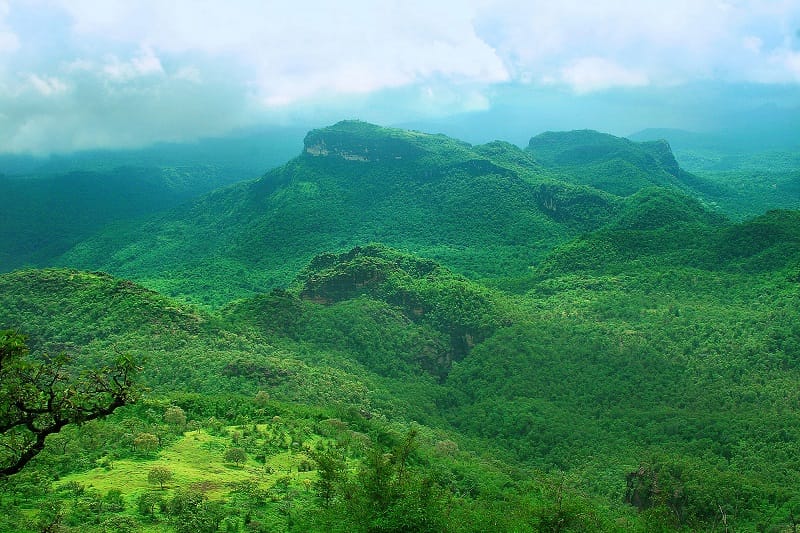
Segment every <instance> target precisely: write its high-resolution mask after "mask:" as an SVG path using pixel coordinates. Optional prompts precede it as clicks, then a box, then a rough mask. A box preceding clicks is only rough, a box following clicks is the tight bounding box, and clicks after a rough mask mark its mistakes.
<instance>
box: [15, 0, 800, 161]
mask: <svg viewBox="0 0 800 533" xmlns="http://www.w3.org/2000/svg"><path fill="white" fill-rule="evenodd" d="M760 106H761V107H763V106H767V107H769V108H771V109H773V110H774V109H778V110H780V109H782V108H784V107H785V108H797V107H800V1H798V0H758V1H746V0H670V1H669V2H666V1H662V0H657V1H656V0H627V1H625V0H606V1H600V0H596V1H592V2H589V1H583V0H581V1H578V0H559V1H557V2H554V1H552V0H525V1H522V0H514V1H512V0H441V1H437V0H425V1H417V0H403V1H394V0H386V1H381V0H366V1H361V0H338V1H336V2H332V1H317V0H304V1H303V2H296V1H295V2H286V1H280V0H274V1H264V0H257V1H256V0H253V1H250V0H229V1H226V2H222V1H208V0H170V1H165V0H136V1H133V0H127V1H123V0H0V152H4V153H32V154H39V155H41V154H48V153H54V152H55V153H59V152H69V151H72V150H82V149H94V148H106V147H108V148H117V147H135V146H142V145H145V144H148V143H152V142H157V141H182V140H191V139H193V138H197V137H207V136H217V135H224V134H226V133H227V132H229V131H232V130H236V129H240V128H248V127H254V126H260V125H296V124H308V125H310V126H323V125H326V124H330V123H333V122H336V121H338V120H341V119H346V118H359V119H362V120H368V121H371V122H376V123H380V124H387V125H388V124H422V125H425V124H428V125H430V126H431V127H436V126H437V125H446V124H450V123H451V122H449V121H459V120H460V121H462V123H465V122H464V117H484V118H486V119H487V120H486V121H484V123H487V124H489V123H491V124H494V126H493V127H492V128H490V130H491V131H487V132H486V135H489V134H492V135H495V136H497V137H499V138H503V135H502V134H503V131H502V123H503V122H504V121H506V120H512V121H513V120H516V123H515V127H516V128H518V129H519V128H525V129H526V131H527V130H528V129H529V130H530V133H531V134H533V133H536V132H537V131H543V130H544V129H570V128H582V127H590V128H595V129H601V130H603V131H609V132H611V133H615V134H620V135H621V134H627V133H632V132H633V131H636V130H638V129H643V128H646V127H659V128H660V127H675V128H685V129H698V130H702V129H704V128H706V129H709V128H713V127H714V126H715V121H717V120H718V119H719V117H721V116H730V115H731V114H734V113H737V112H739V111H741V110H745V111H752V110H758V109H759V108H760ZM504 117H505V118H504ZM523 121H524V124H523V123H521V122H523ZM512 136H513V135H512ZM475 137H476V138H478V137H480V134H479V133H475ZM509 140H512V139H509ZM513 140H516V139H513Z"/></svg>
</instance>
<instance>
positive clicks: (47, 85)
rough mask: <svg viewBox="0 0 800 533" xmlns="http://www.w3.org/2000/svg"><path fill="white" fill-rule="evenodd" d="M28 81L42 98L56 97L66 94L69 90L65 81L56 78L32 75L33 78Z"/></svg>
mask: <svg viewBox="0 0 800 533" xmlns="http://www.w3.org/2000/svg"><path fill="white" fill-rule="evenodd" d="M28 81H29V83H30V84H31V86H32V87H33V88H34V89H35V90H36V91H37V92H38V93H39V94H41V95H42V96H56V95H59V94H61V93H64V92H66V91H67V90H68V88H69V86H68V85H67V84H66V83H65V82H64V81H62V80H60V79H58V78H55V77H49V76H37V75H36V74H31V76H30V77H29V78H28Z"/></svg>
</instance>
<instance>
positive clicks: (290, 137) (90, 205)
mask: <svg viewBox="0 0 800 533" xmlns="http://www.w3.org/2000/svg"><path fill="white" fill-rule="evenodd" d="M301 139H302V134H301V133H299V132H297V131H295V130H294V129H290V128H283V129H278V130H265V131H257V130H255V131H247V132H241V133H239V134H236V135H231V136H228V137H225V138H218V139H202V140H199V141H196V142H194V143H182V144H181V143H172V144H168V143H163V144H159V145H155V146H151V147H147V148H142V149H135V150H134V149H131V150H105V151H100V150H98V151H87V152H81V153H76V154H69V155H51V156H49V157H33V156H13V155H0V186H2V189H3V198H4V205H3V209H2V210H1V211H0V272H7V271H9V270H13V269H14V268H20V267H23V266H48V265H50V264H52V263H53V261H54V259H55V258H56V257H58V256H60V255H61V254H63V253H64V252H66V251H67V250H69V249H70V248H71V247H72V246H74V245H75V244H77V243H78V242H80V241H82V240H84V239H86V238H88V237H90V236H92V235H94V234H95V233H97V232H98V231H100V230H101V229H102V228H104V227H105V226H107V225H109V224H112V223H118V222H122V221H130V220H138V219H139V218H141V217H144V216H147V215H152V214H154V213H157V212H160V211H164V210H166V209H169V208H174V207H176V206H178V205H181V204H183V203H185V202H187V201H189V200H191V199H194V198H196V197H198V196H201V195H203V194H205V193H208V192H210V191H212V190H214V189H217V188H219V187H222V186H224V185H228V184H231V183H235V182H238V181H241V180H243V179H250V178H253V177H255V176H258V175H260V174H261V173H263V171H264V169H265V168H270V167H273V166H277V165H280V164H282V163H284V162H286V161H287V160H288V159H289V158H290V157H292V156H293V155H295V153H296V151H297V147H298V146H299V145H300V144H301V143H300V140H301Z"/></svg>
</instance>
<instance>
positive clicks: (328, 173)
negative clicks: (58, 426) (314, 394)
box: [62, 121, 621, 304]
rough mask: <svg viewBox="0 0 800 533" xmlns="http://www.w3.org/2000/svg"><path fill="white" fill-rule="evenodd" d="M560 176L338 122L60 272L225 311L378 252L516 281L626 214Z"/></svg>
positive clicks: (101, 243)
mask: <svg viewBox="0 0 800 533" xmlns="http://www.w3.org/2000/svg"><path fill="white" fill-rule="evenodd" d="M556 177H557V175H555V174H553V173H549V172H546V171H543V170H542V167H541V165H539V164H538V163H536V161H534V160H533V159H531V157H530V155H529V154H527V153H526V152H524V151H522V150H520V149H519V148H517V147H515V146H513V145H509V144H507V143H492V144H490V145H486V146H479V147H473V146H471V145H469V144H467V143H464V142H461V141H457V140H455V139H451V138H449V137H446V136H443V135H429V134H424V133H419V132H411V131H405V130H397V129H390V128H382V127H379V126H375V125H372V124H367V123H363V122H357V121H349V122H341V123H338V124H336V125H334V126H331V127H328V128H323V129H319V130H314V131H311V132H309V134H308V135H307V136H306V139H305V144H304V149H303V152H302V154H301V155H300V156H299V157H296V158H295V159H293V160H292V161H290V162H289V163H287V164H286V165H284V166H282V167H280V168H278V169H275V170H273V171H271V172H269V173H267V174H266V175H264V176H263V177H262V178H260V179H258V180H255V181H252V182H247V183H242V184H238V185H234V186H232V187H229V188H226V189H221V190H218V191H215V192H214V193H212V194H210V195H208V196H206V197H204V198H202V199H201V200H199V201H197V202H195V203H194V204H192V205H190V206H186V207H183V208H180V209H177V210H175V211H172V212H171V213H169V214H168V215H164V216H161V217H158V218H154V219H151V220H150V221H148V222H147V223H146V224H143V225H136V226H129V227H127V228H115V229H114V230H112V231H108V232H106V233H104V234H103V235H101V236H98V237H96V238H93V239H90V240H87V241H86V242H84V243H81V244H80V245H79V246H76V247H75V248H74V249H72V250H71V251H70V252H69V253H68V254H66V255H65V256H64V257H63V259H62V263H63V264H66V265H70V266H77V267H80V268H91V269H103V270H107V271H109V272H112V273H114V274H116V275H121V276H126V277H131V278H133V279H137V280H141V281H142V282H144V283H145V284H147V285H148V286H151V287H154V288H157V289H158V290H160V291H164V292H166V293H167V294H172V295H181V296H184V297H189V296H190V295H194V297H199V300H198V301H201V302H205V303H215V304H219V303H223V302H226V301H229V300H231V299H233V298H236V297H241V296H244V295H247V294H253V293H257V292H263V291H266V290H268V289H269V288H271V287H274V286H280V285H285V284H286V283H288V282H289V281H290V280H291V278H292V277H293V276H294V273H295V272H296V271H298V270H299V269H300V268H302V266H303V265H304V264H306V263H307V262H308V261H309V260H310V259H311V258H312V257H313V256H314V255H316V254H318V253H320V252H322V251H337V250H342V249H346V248H349V247H352V246H358V245H363V244H366V243H369V242H382V243H385V244H388V245H390V246H393V247H396V248H398V249H401V250H409V251H413V252H415V253H419V254H422V255H425V256H427V257H431V258H434V259H437V260H440V261H441V262H442V263H443V264H445V265H447V266H449V267H451V268H454V269H455V270H456V271H459V272H461V273H464V274H467V275H469V276H472V277H485V276H490V277H498V276H499V277H502V276H508V275H515V274H520V273H524V272H526V271H527V269H528V268H529V267H530V266H531V265H532V264H535V263H536V262H537V261H538V260H540V259H541V258H543V257H544V256H545V255H546V254H547V252H548V251H549V250H550V249H551V248H552V247H553V246H555V245H556V244H557V243H559V242H563V241H565V240H567V239H569V238H571V237H572V236H574V235H577V234H579V233H581V232H585V231H591V230H593V229H596V228H598V227H600V226H602V225H603V224H605V223H607V222H608V221H610V220H612V219H613V217H614V216H615V214H616V213H617V212H618V211H619V209H620V206H621V204H620V202H621V199H619V198H617V197H615V196H613V195H610V194H607V193H605V192H603V191H599V190H596V189H591V188H588V187H584V186H581V185H576V184H572V183H568V182H565V181H559V180H557V179H556ZM200 278H202V282H201V283H195V281H196V280H198V279H200Z"/></svg>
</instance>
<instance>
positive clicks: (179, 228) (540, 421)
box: [0, 122, 800, 532]
mask: <svg viewBox="0 0 800 533" xmlns="http://www.w3.org/2000/svg"><path fill="white" fill-rule="evenodd" d="M623 167H624V168H627V169H629V170H630V172H621V171H620V169H622V168H623ZM615 180H616V182H615ZM698 184H700V185H702V187H700V186H699V185H698ZM706 185H708V183H706V182H704V181H702V180H699V181H698V180H696V179H694V178H693V177H692V176H691V175H688V173H686V172H684V171H682V170H680V169H679V168H678V167H677V164H675V160H674V158H672V156H671V154H670V153H669V151H668V150H667V145H666V144H664V143H644V144H639V143H633V142H630V141H625V140H621V139H616V138H613V137H610V136H605V135H601V134H597V133H595V132H577V133H573V134H548V135H545V136H542V137H541V138H536V139H534V140H533V141H532V142H531V147H530V149H528V150H522V149H519V148H516V147H513V146H511V145H507V144H505V143H500V142H496V143H491V144H489V145H485V146H482V147H471V146H469V145H466V144H464V143H460V142H458V141H455V140H452V139H448V138H446V137H443V136H431V135H425V134H421V133H415V132H403V131H400V130H392V129H384V128H379V127H377V126H372V125H368V124H364V123H359V122H346V123H340V124H338V125H336V126H333V127H331V128H326V129H322V130H316V131H314V132H311V133H310V134H309V135H308V137H307V139H306V149H305V151H304V153H303V155H301V156H300V157H299V158H297V159H295V160H293V161H291V162H289V163H288V164H287V165H285V166H284V167H282V168H280V169H277V170H275V171H273V172H270V173H268V174H267V175H265V176H264V177H263V178H262V179H260V180H256V181H252V182H245V183H242V184H238V185H234V186H231V187H228V188H226V189H222V190H219V191H216V192H214V193H212V194H211V195H209V196H206V197H204V198H203V199H201V200H199V201H198V202H196V203H195V204H194V205H192V206H187V207H185V208H182V209H181V210H177V211H174V212H172V213H171V214H169V215H163V216H161V217H160V218H157V219H151V221H149V222H148V223H147V225H146V226H145V228H144V230H139V229H132V228H130V229H128V230H126V231H116V232H110V233H105V234H103V235H101V236H98V237H96V238H93V239H90V240H88V241H85V242H83V243H82V244H81V245H80V246H79V247H76V248H75V249H73V250H72V252H70V255H69V256H67V257H68V258H70V259H69V260H70V261H73V260H74V261H76V262H78V261H79V260H80V262H84V263H82V266H83V267H84V268H88V269H92V270H93V269H96V268H99V267H101V266H102V267H103V268H106V267H108V266H111V267H113V268H112V270H115V269H116V271H117V272H120V271H122V272H125V271H127V272H130V273H132V274H133V273H135V274H136V277H137V282H132V281H126V280H122V279H120V278H118V277H115V276H112V275H109V274H103V273H99V272H86V271H81V270H72V269H61V268H49V269H43V270H20V271H16V272H12V273H7V274H3V275H0V328H3V329H6V328H7V329H13V330H15V331H20V332H24V333H25V334H26V335H27V336H28V340H27V342H28V344H29V346H30V347H31V351H32V354H33V356H34V357H43V354H45V353H51V354H52V353H66V354H69V355H70V356H71V361H73V362H74V364H76V365H78V366H80V367H82V368H87V369H91V368H98V367H102V365H103V364H104V363H107V358H108V354H118V353H134V354H140V353H141V354H146V356H147V357H146V360H145V363H144V365H143V368H142V370H141V372H140V373H139V374H138V375H137V378H136V379H137V380H138V383H137V386H138V387H139V388H140V389H141V390H143V391H144V393H143V394H142V397H141V398H140V399H139V401H138V402H136V403H135V404H132V405H126V406H123V407H120V408H118V409H116V411H115V412H114V414H113V415H111V416H108V417H106V418H104V419H102V420H92V421H87V422H86V423H85V424H82V425H79V426H78V425H66V426H64V427H63V428H61V431H60V432H58V433H56V434H52V435H50V436H49V437H48V438H47V441H46V445H45V447H44V449H43V450H42V451H41V453H39V454H38V455H37V456H36V457H35V458H34V459H32V460H31V461H30V462H29V463H28V464H27V465H26V466H25V468H23V469H22V470H21V471H20V472H19V473H17V474H14V475H12V476H8V477H7V478H5V479H4V480H3V481H2V490H0V509H2V510H3V512H2V513H0V530H9V531H41V530H56V529H59V528H60V529H61V530H66V531H70V530H72V529H78V528H80V529H81V530H83V531H111V530H113V531H153V532H161V531H193V532H198V531H214V532H217V531H342V532H344V531H348V532H350V531H364V532H381V531H385V532H389V531H437V532H438V531H454V532H456V531H459V532H460V531H475V532H477V531H576V532H577V531H581V532H583V531H626V532H627V531H641V532H646V531H647V532H649V531H690V530H701V531H714V530H717V531H725V530H728V531H790V530H792V529H793V528H795V527H796V526H797V524H798V520H797V516H798V512H800V507H798V506H800V492H798V489H797V487H798V486H800V469H798V464H797V458H798V457H800V438H799V436H800V416H798V405H800V395H798V390H797V383H798V380H799V379H800V325H799V324H800V323H798V320H797V317H798V316H800V296H798V295H799V294H800V293H798V288H800V285H799V284H800V213H798V212H796V211H788V210H773V211H769V212H766V213H762V214H760V215H759V216H758V217H755V218H751V219H748V220H744V221H739V222H732V221H731V220H730V219H729V218H727V217H726V216H724V215H723V214H721V213H720V212H719V211H717V210H716V209H714V208H712V207H711V204H710V203H709V202H708V195H709V194H711V193H710V192H709V191H712V189H711V188H708V187H706ZM703 187H704V188H703ZM600 189H602V190H600ZM712 192H713V191H712ZM733 218H734V219H736V220H738V219H740V218H741V217H740V216H733ZM127 239H130V240H127ZM390 245H391V246H390ZM106 253H108V254H110V255H109V256H108V257H109V258H110V259H105V258H103V254H106ZM65 261H67V259H66V258H65ZM206 274H207V275H206ZM184 275H185V277H181V276H184ZM139 282H142V284H143V285H146V286H148V287H150V288H144V286H143V285H140V284H139ZM154 287H156V288H164V289H166V292H169V293H170V294H169V295H164V294H161V293H159V292H154V291H153V290H152V288H154ZM172 295H179V296H181V299H177V298H174V297H173V296H172ZM192 302H195V303H198V304H202V305H201V306H196V305H195V304H193V303H192ZM15 338H16V337H15ZM5 383H6V382H5V380H4V381H3V384H4V385H3V386H4V387H5ZM4 390H5V389H4ZM4 402H5V403H4V405H5V406H6V407H5V408H7V406H8V405H13V403H9V400H8V399H4Z"/></svg>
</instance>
